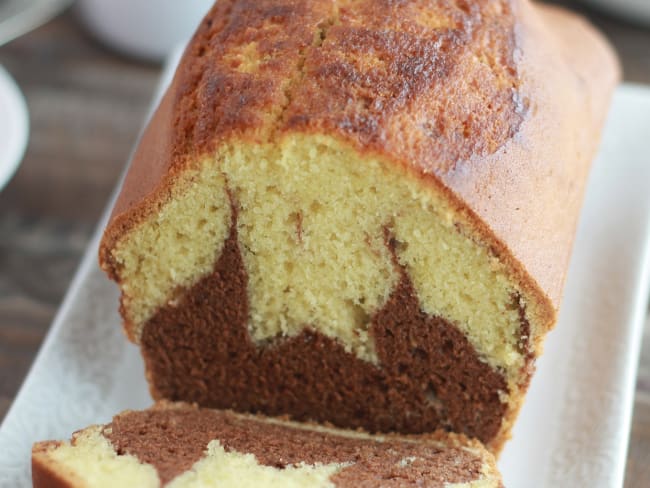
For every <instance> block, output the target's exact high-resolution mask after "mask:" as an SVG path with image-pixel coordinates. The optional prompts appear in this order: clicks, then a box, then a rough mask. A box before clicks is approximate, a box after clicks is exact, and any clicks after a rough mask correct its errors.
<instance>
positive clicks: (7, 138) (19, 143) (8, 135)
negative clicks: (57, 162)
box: [0, 66, 29, 190]
mask: <svg viewBox="0 0 650 488" xmlns="http://www.w3.org/2000/svg"><path fill="white" fill-rule="evenodd" d="M28 135H29V117H28V115H27V104H26V103H25V99H24V98H23V94H22V93H21V92H20V90H19V89H18V86H17V85H16V83H15V82H14V80H13V79H12V78H11V76H9V73H7V72H6V71H5V69H4V68H3V67H2V66H0V190H1V189H2V188H3V187H4V186H5V185H6V184H7V183H8V182H9V180H10V179H11V177H12V176H13V174H14V172H15V171H16V169H17V168H18V166H19V165H20V162H21V161H22V159H23V155H24V154H25V148H26V147H27V139H28Z"/></svg>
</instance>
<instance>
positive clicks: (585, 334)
mask: <svg viewBox="0 0 650 488" xmlns="http://www.w3.org/2000/svg"><path fill="white" fill-rule="evenodd" d="M169 72H170V70H169V69H168V70H167V78H166V79H169ZM648 141H650V90H646V89H643V88H640V87H633V86H625V87H622V88H621V89H619V91H618V93H617V94H616V99H615V103H614V107H613V110H612V114H611V116H610V119H609V123H608V126H607V132H606V136H605V142H604V145H603V150H602V152H601V155H600V157H599V158H598V160H597V161H596V163H595V165H594V169H593V173H592V176H591V180H590V183H589V189H588V194H587V200H586V206H585V209H584V212H583V215H582V220H581V224H580V229H579V234H578V238H577V241H576V246H575V253H574V258H573V261H572V264H571V269H570V272H569V278H568V282H567V293H566V297H565V302H564V308H563V311H562V314H561V319H560V323H559V325H558V327H557V329H556V331H554V332H553V333H552V334H551V336H550V339H549V341H548V344H547V352H546V355H545V356H544V357H543V359H542V360H541V361H540V362H539V367H538V373H537V375H536V376H535V378H534V380H533V383H532V386H531V390H530V395H529V397H528V400H527V402H526V405H525V406H524V409H523V411H522V414H521V418H520V421H519V423H518V424H517V426H516V429H515V438H514V440H513V441H512V442H511V443H510V444H509V445H508V447H507V448H506V452H505V453H504V456H503V458H502V460H501V463H500V465H501V468H502V470H503V472H504V475H505V479H506V484H507V486H508V487H509V488H515V487H533V488H534V487H549V486H558V487H559V486H566V487H578V486H590V487H592V488H600V487H617V486H620V485H621V483H622V477H623V471H624V465H625V454H626V453H625V451H626V446H627V440H628V434H629V426H630V415H631V406H632V398H633V395H634V379H635V375H636V364H637V361H638V353H639V344H640V335H641V330H642V324H643V319H644V310H645V303H646V298H647V296H648V274H647V273H646V271H647V270H648V264H649V259H650V245H649V242H650V236H649V232H648V231H649V227H650V191H649V189H650V164H648V161H647V158H646V154H647V145H648ZM107 215H108V213H106V214H105V215H104V218H103V219H102V221H101V222H100V224H99V227H98V230H97V232H96V233H95V236H94V239H93V240H92V243H91V244H90V245H89V247H88V250H87V252H86V254H85V256H84V258H83V261H82V263H81V266H80V268H79V270H78V271H77V274H76V276H75V279H74V281H73V283H72V285H71V286H70V289H69V291H68V294H67V295H66V298H65V300H64V302H63V305H62V306H61V308H60V310H59V313H58V314H57V317H56V319H55V320H54V323H53V325H52V328H51V330H50V332H49V334H48V336H47V338H46V340H45V343H44V344H43V346H42V348H41V351H40V352H39V354H38V356H37V358H36V360H35V362H34V365H33V367H32V370H31V372H30V373H29V375H28V377H27V379H26V380H25V383H24V385H23V387H22V389H21V391H20V393H19V394H18V396H17V398H16V400H15V402H14V404H13V406H12V408H11V410H10V411H9V413H8V415H7V417H6V419H5V421H4V424H3V425H2V427H1V428H0V486H2V487H6V488H9V487H11V488H15V487H23V486H25V487H27V486H30V478H29V476H30V475H29V465H30V448H31V445H32V443H33V442H34V441H37V440H43V439H56V438H67V437H69V435H70V434H71V433H72V432H73V431H74V430H76V429H78V428H80V427H84V426H86V425H88V424H93V423H100V422H101V423H104V422H108V421H109V420H110V419H111V417H112V415H113V414H115V413H117V412H119V411H120V410H124V409H126V408H144V407H146V406H148V405H149V404H150V402H151V400H150V398H149V395H148V393H147V386H146V384H145V380H144V376H143V369H144V368H143V365H142V360H141V359H140V355H139V352H138V350H137V348H136V347H135V346H133V345H131V344H129V343H127V341H126V339H125V338H124V336H123V335H122V332H121V330H120V325H119V324H120V319H119V316H118V314H117V299H118V295H117V289H116V287H115V286H114V285H113V284H112V283H110V282H109V281H108V280H107V278H106V277H105V276H104V274H103V273H102V272H101V271H100V270H99V268H98V266H97V246H98V243H99V238H100V235H101V230H102V229H103V227H104V225H105V222H106V219H107Z"/></svg>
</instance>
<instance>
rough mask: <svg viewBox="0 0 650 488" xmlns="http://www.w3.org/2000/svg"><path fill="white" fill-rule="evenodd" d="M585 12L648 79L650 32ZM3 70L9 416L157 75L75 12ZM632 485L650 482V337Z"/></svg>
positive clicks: (1, 278) (0, 54)
mask: <svg viewBox="0 0 650 488" xmlns="http://www.w3.org/2000/svg"><path fill="white" fill-rule="evenodd" d="M560 3H561V2H560ZM589 15H590V16H591V18H592V20H594V22H595V23H596V24H597V25H598V26H599V27H601V29H603V31H604V32H605V33H606V34H607V35H608V37H609V38H610V39H611V40H612V42H613V44H614V45H615V47H616V48H617V49H618V51H619V53H620V55H621V58H622V61H623V65H624V70H625V79H626V80H627V81H634V82H640V83H650V29H643V28H640V27H635V26H632V25H630V24H627V23H624V22H619V21H615V20H609V19H608V18H606V17H604V16H600V15H596V14H591V13H590V14H589ZM0 64H2V65H4V66H5V68H7V69H8V71H9V72H10V73H12V74H13V76H14V77H15V79H16V81H17V82H18V84H19V85H20V87H21V88H22V90H23V91H24V93H25V96H26V98H27V102H28V106H29V110H30V116H31V134H30V141H29V147H28V150H27V154H26V156H25V160H24V162H23V164H22V165H21V167H20V169H19V170H18V172H17V174H16V175H15V177H14V179H13V180H12V181H11V183H10V184H9V186H8V187H7V188H6V189H5V190H3V191H2V192H0V419H2V418H3V417H4V415H5V413H6V411H7V409H8V408H9V406H10V404H11V402H12V399H13V397H14V395H15V394H16V392H17V390H18V388H19V387H20V384H21V382H22V381H23V378H24V377H25V374H26V373H27V371H28V369H29V365H30V364H31V362H32V360H33V359H34V355H35V354H36V352H37V350H38V348H39V346H40V344H41V341H42V339H43V337H44V335H45V333H46V332H47V329H48V326H49V324H50V322H51V320H52V318H53V315H54V313H55V312H56V309H57V307H58V305H59V303H60V301H61V299H62V297H63V294H64V293H65V290H66V288H67V286H68V284H69V282H70V280H71V278H72V275H73V273H74V270H75V268H76V266H77V264H78V261H79V259H80V257H81V254H82V252H83V250H84V247H85V246H86V243H87V241H88V239H89V237H90V235H91V233H92V231H93V229H94V226H95V224H96V222H97V220H98V218H99V216H100V214H101V212H102V209H103V208H104V205H105V204H106V202H107V199H108V197H109V194H110V192H111V191H112V189H113V187H114V185H115V182H116V180H117V178H118V175H119V173H120V171H121V170H122V167H123V166H124V164H125V162H126V159H127V157H128V154H129V151H130V149H131V147H132V145H133V143H134V142H135V138H136V136H137V134H138V131H139V129H140V127H141V124H142V120H143V118H144V115H145V111H146V109H147V107H148V105H149V103H150V98H151V95H152V93H153V90H154V87H155V84H156V81H157V78H158V75H159V73H160V67H159V66H155V65H149V64H145V63H141V62H137V61H130V60H126V59H124V58H122V57H120V56H117V55H115V54H113V53H112V52H110V51H108V50H106V49H104V48H103V47H101V46H99V45H97V44H96V43H95V42H94V41H92V40H91V39H90V38H89V37H88V36H87V35H86V34H85V32H84V31H83V29H82V28H81V27H80V26H79V24H78V22H77V20H76V18H75V16H74V15H73V14H72V13H67V14H65V15H63V16H62V17H59V18H58V19H57V20H55V21H53V22H51V23H49V24H47V25H46V26H44V27H41V28H40V29H38V30H36V31H34V32H32V33H30V34H29V35H27V36H24V37H22V38H20V39H18V40H16V41H14V42H12V43H10V44H8V45H6V46H3V47H0ZM649 164H650V161H649ZM649 191H650V189H649ZM80 427H81V426H80ZM596 428H597V427H596ZM625 486H626V487H629V488H632V487H634V488H637V487H638V488H641V487H644V488H645V487H648V486H650V331H649V330H646V334H645V338H644V346H643V351H642V358H641V365H640V371H639V378H638V381H637V393H636V401H635V411H634V417H633V427H632V434H631V438H630V448H629V455H628V465H627V480H626V484H625Z"/></svg>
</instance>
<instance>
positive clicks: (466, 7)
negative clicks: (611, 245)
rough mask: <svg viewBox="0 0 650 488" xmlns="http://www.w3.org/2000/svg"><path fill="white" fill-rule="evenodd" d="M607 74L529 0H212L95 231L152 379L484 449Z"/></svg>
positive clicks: (534, 342) (542, 319)
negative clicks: (107, 215)
mask: <svg viewBox="0 0 650 488" xmlns="http://www.w3.org/2000/svg"><path fill="white" fill-rule="evenodd" d="M617 77H618V67H617V63H616V60H615V57H614V55H613V53H612V51H611V50H610V48H609V47H608V45H607V44H606V43H605V41H604V40H603V39H602V38H601V37H600V35H598V34H597V33H596V32H595V31H594V30H593V29H592V28H591V27H590V26H589V25H588V24H586V23H585V22H584V21H583V20H582V19H580V18H578V17H575V16H574V15H571V14H569V13H566V12H564V11H561V10H557V9H553V8H547V7H541V6H534V5H532V4H531V3H530V2H529V1H528V0H477V1H472V2H468V1H464V0H437V1H434V0H428V1H427V0H419V1H416V0H410V1H401V2H395V1H388V0H386V1H370V0H359V1H343V0H341V1H334V0H330V1H328V0H320V1H316V0H312V1H310V0H255V1H252V0H219V2H217V3H216V5H215V6H214V8H213V9H212V10H211V11H210V12H209V13H208V15H207V17H206V18H205V20H204V21H203V22H202V23H201V25H200V27H199V29H198V32H197V33H196V35H195V36H194V38H193V40H192V41H191V42H190V44H189V46H188V47H187V50H186V52H185V54H184V56H183V59H182V60H181V62H180V66H179V68H178V71H177V73H176V76H175V78H174V80H173V82H172V84H171V86H170V88H169V90H168V91H167V94H166V95H165V97H164V99H163V100H162V102H161V105H160V107H159V108H158V110H157V112H156V114H155V115H154V117H153V119H152V120H151V123H150V124H149V127H148V128H147V130H146V132H145V133H144V135H143V137H142V139H141V141H140V143H139V147H138V149H137V151H136V153H135V156H134V158H133V162H132V165H131V168H130V170H129V172H128V175H127V177H126V180H125V182H124V186H123V188H122V192H121V194H120V196H119V198H118V200H117V203H116V205H115V209H114V211H113V214H112V217H111V220H110V222H109V224H108V227H107V229H106V232H105V234H104V237H103V241H102V244H101V249H100V261H101V265H102V267H103V269H104V270H105V271H106V272H107V273H108V274H109V276H110V277H111V278H112V279H114V280H115V281H116V282H117V283H118V284H119V286H120V289H121V293H122V295H121V313H122V317H123V319H124V325H125V330H126V333H127V335H128V336H129V338H130V339H131V340H132V341H134V342H135V343H137V344H139V346H140V347H141V350H142V354H143V357H144V361H145V364H146V370H147V378H148V380H149V383H150V388H151V392H152V394H153V396H154V397H155V398H156V399H169V400H174V401H177V400H182V401H188V402H196V403H198V404H200V405H202V406H206V407H217V408H231V409H235V410H238V411H243V412H259V413H265V414H268V415H274V416H275V415H285V414H286V415H289V416H290V417H291V418H292V419H294V420H311V421H320V422H331V423H333V424H335V425H337V426H340V427H347V428H363V429H365V430H367V431H370V432H399V433H412V434H416V433H424V432H433V431H435V430H437V429H440V428H444V429H446V430H449V431H454V432H459V433H463V434H465V435H467V436H469V437H473V438H478V439H480V440H481V441H482V442H484V443H485V444H486V445H487V446H488V447H489V448H490V449H491V450H493V451H494V452H498V451H499V449H500V448H501V446H502V445H503V442H504V441H505V440H506V439H507V438H508V436H509V432H510V428H511V426H512V423H513V421H514V419H515V416H516V414H517V411H518V410H519V407H520V405H521V402H522V401H523V395H524V393H525V391H526V389H527V387H528V384H529V381H530V378H531V374H532V371H533V369H534V363H535V358H536V357H538V356H539V354H540V353H541V350H542V342H543V339H544V336H545V335H546V333H547V332H548V331H549V330H550V329H551V327H552V326H553V325H554V323H555V321H556V316H557V311H558V307H559V305H560V298H561V294H562V287H563V283H564V279H565V274H566V270H567V266H568V261H569V256H570V251H571V245H572V241H573V238H574V233H575V228H576V222H577V219H578V215H579V210H580V206H581V202H582V197H583V191H584V187H585V181H586V178H587V174H588V170H589V165H590V161H591V159H592V158H593V156H594V154H595V151H596V149H597V144H598V140H599V136H600V131H601V128H602V125H603V121H604V118H605V116H606V112H607V107H608V105H609V102H610V98H611V94H612V90H613V88H614V86H615V84H616V81H617Z"/></svg>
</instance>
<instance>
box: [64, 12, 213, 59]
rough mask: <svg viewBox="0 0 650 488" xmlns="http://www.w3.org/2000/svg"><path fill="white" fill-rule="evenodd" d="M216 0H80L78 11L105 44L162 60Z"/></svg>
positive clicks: (182, 39) (183, 38)
mask: <svg viewBox="0 0 650 488" xmlns="http://www.w3.org/2000/svg"><path fill="white" fill-rule="evenodd" d="M213 4H214V0H184V1H179V0H138V1H135V2H134V1H133V0H78V2H77V6H76V8H77V11H78V12H79V15H80V16H81V18H82V20H83V21H84V22H85V24H86V25H87V27H88V28H89V29H90V31H91V32H92V33H93V34H94V35H95V36H96V37H97V38H98V39H99V40H100V41H102V42H104V43H105V44H107V45H109V46H111V47H113V48H115V49H117V50H119V51H121V52H123V53H126V54H128V55H130V56H135V57H138V58H144V59H150V60H155V61H161V60H163V59H165V58H166V57H167V56H168V55H169V53H170V52H171V51H172V49H173V48H174V46H176V45H178V44H179V43H180V42H181V41H184V40H185V39H188V38H189V37H190V36H191V35H192V34H193V33H194V31H195V30H196V27H197V26H198V25H199V22H200V21H201V19H202V18H203V16H204V15H205V14H206V13H207V11H208V9H209V8H210V7H211V6H212V5H213Z"/></svg>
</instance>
